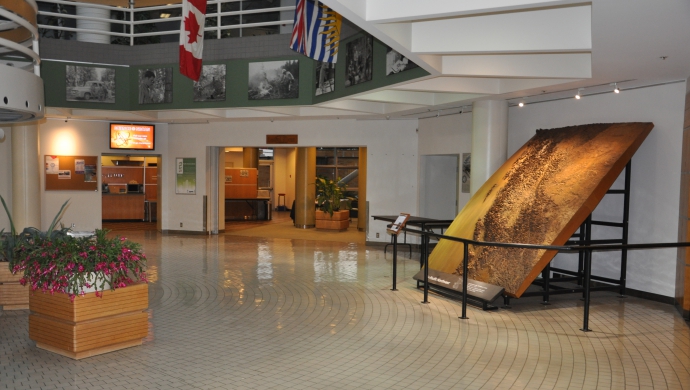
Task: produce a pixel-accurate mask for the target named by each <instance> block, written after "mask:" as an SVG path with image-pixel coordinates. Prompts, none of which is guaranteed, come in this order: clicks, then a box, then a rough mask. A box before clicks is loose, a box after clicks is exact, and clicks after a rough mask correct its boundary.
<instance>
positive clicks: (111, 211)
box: [102, 193, 145, 221]
mask: <svg viewBox="0 0 690 390" xmlns="http://www.w3.org/2000/svg"><path fill="white" fill-rule="evenodd" d="M144 197H145V195H144V194H140V193H126V194H119V193H106V194H103V206H102V209H103V219H104V220H117V219H138V220H142V221H143V220H144Z"/></svg>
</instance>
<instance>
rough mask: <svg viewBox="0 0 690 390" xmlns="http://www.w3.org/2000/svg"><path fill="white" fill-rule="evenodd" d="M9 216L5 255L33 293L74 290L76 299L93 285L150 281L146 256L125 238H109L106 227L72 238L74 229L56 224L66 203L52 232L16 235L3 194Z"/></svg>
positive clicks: (1, 243)
mask: <svg viewBox="0 0 690 390" xmlns="http://www.w3.org/2000/svg"><path fill="white" fill-rule="evenodd" d="M0 200H1V201H2V205H3V207H4V208H5V212H6V213H7V216H8V217H9V220H10V232H9V233H5V232H4V230H3V231H0V236H1V239H0V259H2V258H4V259H6V260H7V261H9V268H10V271H11V272H12V273H13V274H17V273H21V274H22V278H21V279H20V283H21V284H22V285H27V284H28V285H30V286H31V290H32V291H36V290H41V291H43V292H49V293H51V294H53V293H65V294H69V296H70V298H71V299H74V298H75V297H76V296H77V295H84V294H85V289H93V290H94V291H95V292H96V295H97V296H100V295H101V294H102V292H103V290H105V289H107V288H110V289H112V290H114V289H116V288H119V287H125V286H127V285H129V284H132V283H135V282H137V281H142V282H146V281H147V277H146V256H145V255H144V254H143V253H142V252H141V246H140V245H139V244H137V243H134V242H131V241H127V239H125V238H124V237H115V238H108V237H107V236H106V235H107V233H108V232H107V231H106V230H96V232H95V234H94V236H92V237H73V236H71V235H69V234H68V233H69V230H70V229H69V228H65V227H62V226H61V227H60V228H59V229H56V226H57V224H58V222H59V220H60V217H61V216H62V213H63V212H64V210H65V207H66V206H67V202H65V203H64V204H63V205H62V207H61V208H60V211H59V212H58V214H57V215H56V216H55V218H54V219H53V223H51V225H50V227H49V228H48V230H47V231H45V232H43V231H41V230H39V229H36V228H26V229H24V230H23V231H22V232H21V233H17V231H16V229H15V227H14V222H13V221H12V216H11V214H10V212H9V210H8V208H7V205H6V204H5V200H4V199H2V197H1V196H0Z"/></svg>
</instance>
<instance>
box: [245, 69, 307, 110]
mask: <svg viewBox="0 0 690 390" xmlns="http://www.w3.org/2000/svg"><path fill="white" fill-rule="evenodd" d="M247 90H248V95H249V100H271V99H296V98H298V97H299V60H291V61H290V60H288V61H269V62H250V63H249V82H248V85H247Z"/></svg>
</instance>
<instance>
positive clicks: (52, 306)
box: [29, 283, 149, 359]
mask: <svg viewBox="0 0 690 390" xmlns="http://www.w3.org/2000/svg"><path fill="white" fill-rule="evenodd" d="M148 301H149V290H148V285H147V284H146V283H139V284H134V285H131V286H127V287H123V288H119V289H117V290H114V291H112V290H106V291H104V292H103V297H100V298H99V297H97V296H96V294H95V293H88V294H86V295H84V296H81V297H79V296H78V297H76V298H75V299H74V302H71V301H70V298H69V295H67V294H54V295H51V294H49V293H48V294H44V293H42V292H34V293H32V294H30V296H29V308H30V309H31V315H30V316H29V338H31V339H32V340H34V341H36V346H37V347H38V348H42V349H45V350H48V351H51V352H55V353H57V354H60V355H63V356H67V357H70V358H72V359H82V358H86V357H90V356H95V355H100V354H103V353H107V352H112V351H116V350H119V349H123V348H129V347H133V346H136V345H141V341H142V339H143V338H144V337H146V335H147V334H148V314H147V313H146V312H144V310H146V308H147V307H148Z"/></svg>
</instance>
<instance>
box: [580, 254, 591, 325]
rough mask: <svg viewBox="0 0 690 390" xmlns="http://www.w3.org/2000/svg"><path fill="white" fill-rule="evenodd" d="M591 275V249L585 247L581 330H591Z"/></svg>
mask: <svg viewBox="0 0 690 390" xmlns="http://www.w3.org/2000/svg"><path fill="white" fill-rule="evenodd" d="M591 276H592V250H591V249H587V251H586V252H585V291H584V294H585V313H584V318H583V319H582V329H580V330H581V331H583V332H591V331H592V330H591V329H589V299H590V291H589V285H590V277H591Z"/></svg>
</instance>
